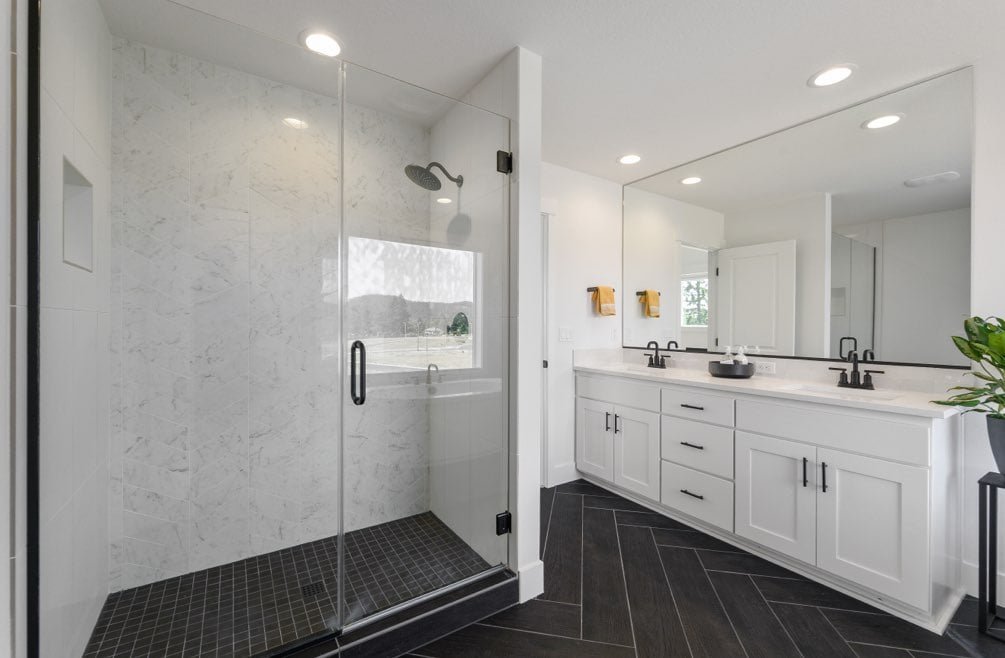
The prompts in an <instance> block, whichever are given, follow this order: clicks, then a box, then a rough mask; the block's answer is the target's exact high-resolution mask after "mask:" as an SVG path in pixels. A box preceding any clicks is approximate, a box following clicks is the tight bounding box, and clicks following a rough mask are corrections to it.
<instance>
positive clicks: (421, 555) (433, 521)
mask: <svg viewBox="0 0 1005 658" xmlns="http://www.w3.org/2000/svg"><path fill="white" fill-rule="evenodd" d="M337 546H338V543H337V540H336V538H335V537H329V538H326V539H321V540H318V541H314V542H310V543H307V544H301V545H299V546H294V547H292V548H287V549H283V550H280V551H276V552H273V553H268V554H265V555H260V556H257V557H252V558H248V559H245V560H241V561H239V562H233V563H231V564H226V565H223V566H219V567H213V568H211V569H205V570H203V571H197V572H195V573H190V574H185V575H183V576H178V577H175V578H170V579H168V580H162V581H159V582H156V583H151V584H149V585H143V586H141V587H135V588H133V589H128V590H123V591H121V592H116V593H114V594H111V595H110V596H109V597H108V599H107V600H106V601H105V605H104V607H103V608H102V611H101V615H100V617H99V618H98V622H97V624H96V626H95V629H94V632H93V634H92V635H91V640H90V642H89V644H88V646H87V650H86V652H85V654H84V655H85V656H86V657H87V658H91V657H98V656H101V657H105V656H164V657H168V656H253V655H255V654H258V653H261V652H264V651H268V650H271V649H275V648H277V647H281V646H283V645H285V644H288V643H290V642H293V641H296V640H299V639H303V638H305V637H307V636H310V635H313V634H316V633H320V632H323V631H325V630H326V629H327V628H328V627H329V624H330V620H331V619H332V618H333V617H334V615H335V610H336V597H337V579H336V572H337V556H338V552H337ZM345 548H346V555H345V561H346V579H345V588H346V609H347V616H346V619H347V620H356V619H359V618H361V617H363V616H364V615H367V614H372V613H374V612H377V611H379V610H383V609H385V608H388V607H390V606H393V605H395V604H397V603H401V602H402V601H406V600H408V599H411V598H413V597H415V596H418V595H421V594H425V593H427V592H431V591H434V590H436V589H438V588H440V587H443V586H445V585H449V584H451V583H454V582H457V581H458V580H461V579H464V578H467V577H469V576H473V575H475V574H477V573H480V572H482V571H484V570H485V569H487V568H488V567H489V565H488V563H486V562H485V561H484V560H482V558H481V557H480V556H479V555H478V554H477V553H476V552H475V551H474V550H472V549H471V548H470V547H468V545H467V544H465V543H464V542H463V541H462V540H461V539H460V538H459V537H458V536H457V535H455V534H454V533H453V532H452V531H451V530H450V529H449V528H448V527H447V526H446V525H444V524H443V522H442V521H440V520H439V519H438V518H436V516H435V515H433V513H432V512H426V513H424V514H417V515H415V516H410V517H407V518H404V519H398V520H396V521H391V522H389V523H383V524H380V525H376V526H372V527H370V528H364V529H361V530H354V531H352V532H348V533H346V536H345Z"/></svg>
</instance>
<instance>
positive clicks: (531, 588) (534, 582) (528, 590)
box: [518, 560, 544, 603]
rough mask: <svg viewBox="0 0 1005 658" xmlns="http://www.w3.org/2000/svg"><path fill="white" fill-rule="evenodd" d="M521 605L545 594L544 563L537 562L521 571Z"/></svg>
mask: <svg viewBox="0 0 1005 658" xmlns="http://www.w3.org/2000/svg"><path fill="white" fill-rule="evenodd" d="M518 576H519V577H520V603H523V602H524V601H529V600H531V599H532V598H534V597H535V596H540V595H541V594H544V562H542V561H541V560H536V561H534V562H531V563H530V564H528V565H527V566H525V567H523V568H521V569H520V573H519V574H518Z"/></svg>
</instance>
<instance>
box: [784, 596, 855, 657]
mask: <svg viewBox="0 0 1005 658" xmlns="http://www.w3.org/2000/svg"><path fill="white" fill-rule="evenodd" d="M771 609H772V610H774V611H775V614H776V615H778V618H779V619H780V620H781V622H782V625H783V626H785V630H787V631H788V632H789V637H791V638H792V640H793V641H794V642H795V643H796V646H797V647H799V650H800V651H801V652H802V654H803V655H804V656H806V658H835V657H837V658H843V657H847V658H852V657H853V656H854V655H855V653H854V652H853V651H852V650H851V647H849V646H848V643H847V642H845V641H844V639H843V638H842V637H841V635H840V634H838V632H837V631H836V630H835V629H834V627H833V626H832V625H831V624H830V622H828V621H827V618H826V617H824V615H823V613H822V612H821V611H820V609H819V608H814V607H813V606H808V605H793V604H788V603H772V604H771Z"/></svg>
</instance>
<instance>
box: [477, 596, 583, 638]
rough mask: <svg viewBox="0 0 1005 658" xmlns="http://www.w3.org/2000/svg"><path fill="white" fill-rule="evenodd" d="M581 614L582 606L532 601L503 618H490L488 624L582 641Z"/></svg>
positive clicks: (507, 613)
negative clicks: (580, 639)
mask: <svg viewBox="0 0 1005 658" xmlns="http://www.w3.org/2000/svg"><path fill="white" fill-rule="evenodd" d="M581 614H582V613H581V610H580V607H579V606H578V605H572V604H570V603H555V602H554V601H544V600H542V599H531V600H530V601H527V602H526V603H524V604H523V605H517V606H513V607H512V608H510V609H509V610H503V611H502V612H500V613H499V614H497V615H493V616H491V617H489V618H488V619H486V620H485V621H484V623H485V624H488V625H490V626H501V627H503V628H512V629H514V630H518V631H533V632H536V633H548V634H549V635H561V636H562V637H569V638H574V639H579V638H580V637H581V635H580V625H581V623H582V619H581Z"/></svg>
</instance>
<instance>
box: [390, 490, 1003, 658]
mask: <svg viewBox="0 0 1005 658" xmlns="http://www.w3.org/2000/svg"><path fill="white" fill-rule="evenodd" d="M541 551H542V558H543V560H544V566H545V593H544V594H543V595H542V596H541V597H539V598H537V599H534V600H532V601H528V602H527V603H524V604H523V605H519V606H516V607H514V608H510V609H509V610H506V611H504V612H501V613H499V614H497V615H495V616H492V617H489V618H488V619H485V620H483V621H481V622H479V623H477V624H473V625H471V626H468V627H467V628H465V629H464V630H462V631H460V632H458V633H454V634H453V635H450V636H448V637H445V638H443V639H441V640H437V641H436V642H433V643H432V644H428V645H426V646H425V647H423V648H421V649H419V650H418V651H416V652H414V653H413V654H410V655H412V656H416V657H418V656H422V657H426V658H452V657H455V656H457V657H459V656H465V657H467V656H492V657H500V658H506V657H509V656H512V657H517V656H519V657H521V658H522V657H526V656H557V657H563V656H569V657H570V658H571V657H577V658H578V657H591V656H611V657H615V658H617V657H621V656H626V657H638V658H647V657H649V656H660V657H662V656H668V657H674V656H688V657H690V656H707V657H714V658H730V657H732V656H749V657H751V658H754V657H763V658H782V657H786V656H805V657H806V658H815V657H817V656H819V657H822V658H829V657H831V656H846V657H849V658H855V657H856V656H858V657H859V658H874V657H875V658H934V657H935V656H960V657H971V656H987V657H988V658H1005V643H1003V642H997V641H996V640H994V639H992V638H989V637H986V636H982V635H979V634H978V633H977V629H976V627H975V624H976V614H977V612H976V608H977V604H976V601H974V600H973V599H967V600H965V601H964V602H963V605H961V606H960V610H959V611H958V612H957V614H956V616H955V617H954V619H953V623H952V624H951V625H950V627H949V630H948V631H947V632H946V634H945V635H941V636H940V635H936V634H935V633H930V632H928V631H925V630H923V629H921V628H918V627H917V626H914V625H913V624H909V623H907V622H905V621H902V620H900V619H897V618H896V617H893V616H891V615H888V614H886V613H884V612H881V611H879V610H877V609H875V608H872V607H871V606H869V605H866V604H864V603H862V602H860V601H858V600H856V599H852V598H850V597H848V596H845V595H844V594H841V593H840V592H837V591H834V590H832V589H830V588H828V587H824V586H823V585H819V584H817V583H815V582H813V581H810V580H807V579H805V578H803V577H802V576H799V575H797V574H795V573H793V572H791V571H788V570H786V569H783V568H782V567H779V566H777V565H774V564H772V563H770V562H767V561H765V560H762V559H761V558H759V557H756V556H754V555H751V554H750V553H746V552H744V551H741V550H740V549H737V548H735V547H733V546H730V545H728V544H726V543H724V542H721V541H719V540H717V539H715V538H713V537H710V536H708V535H706V534H704V533H702V532H699V531H697V530H694V529H693V528H690V527H688V526H686V525H683V524H681V523H678V522H676V521H673V520H671V519H668V518H666V517H664V516H662V515H660V514H654V513H652V512H650V511H648V510H645V509H644V508H642V507H640V506H638V505H636V504H635V503H632V502H631V501H628V500H625V499H624V498H621V497H620V496H617V495H615V494H613V493H610V492H608V491H605V490H604V489H601V488H600V487H597V486H594V485H593V484H591V483H589V482H585V481H582V480H580V481H578V482H570V483H568V484H563V485H560V486H558V487H555V488H553V489H542V491H541Z"/></svg>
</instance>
